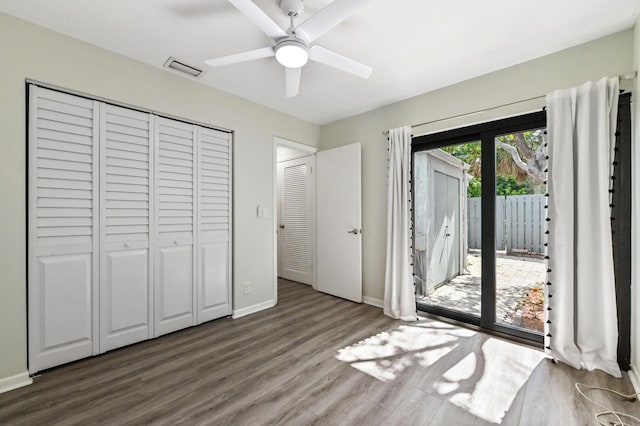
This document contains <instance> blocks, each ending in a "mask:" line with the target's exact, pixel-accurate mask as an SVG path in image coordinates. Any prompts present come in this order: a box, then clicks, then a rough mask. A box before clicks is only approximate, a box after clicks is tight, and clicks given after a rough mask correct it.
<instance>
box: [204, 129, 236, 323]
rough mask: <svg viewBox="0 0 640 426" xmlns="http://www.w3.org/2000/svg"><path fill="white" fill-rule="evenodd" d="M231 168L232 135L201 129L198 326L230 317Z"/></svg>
mask: <svg viewBox="0 0 640 426" xmlns="http://www.w3.org/2000/svg"><path fill="white" fill-rule="evenodd" d="M231 164H232V163H231V135H230V134H228V133H223V132H220V131H216V130H213V129H208V128H204V127H201V128H199V129H198V206H199V208H198V258H199V264H198V265H199V266H198V272H197V281H198V315H197V320H198V323H202V322H204V321H208V320H211V319H214V318H219V317H221V316H225V315H229V314H231V303H230V301H231V294H230V288H231V287H230V282H231V264H230V253H231ZM217 174H219V175H217Z"/></svg>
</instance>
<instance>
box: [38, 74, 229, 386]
mask: <svg viewBox="0 0 640 426" xmlns="http://www.w3.org/2000/svg"><path fill="white" fill-rule="evenodd" d="M40 90H49V91H52V92H57V93H60V94H62V95H67V96H74V97H78V98H83V99H85V100H87V101H89V102H91V103H92V104H93V108H92V111H93V118H92V120H93V129H92V133H93V135H92V140H93V142H92V157H93V160H92V170H93V172H92V173H93V178H92V183H91V188H92V194H93V196H92V204H91V205H92V217H91V224H92V238H93V239H92V242H91V253H86V254H90V256H91V258H90V263H91V273H90V279H91V283H90V287H91V296H90V308H91V314H90V316H91V324H90V330H91V348H90V349H91V350H90V353H88V352H87V351H86V352H87V353H84V354H83V355H82V356H80V357H76V358H74V359H62V358H60V361H59V362H54V363H46V365H45V364H44V363H42V362H40V361H39V360H38V356H39V355H40V353H39V352H35V351H34V348H39V346H40V345H39V339H41V337H42V335H43V333H44V332H45V330H44V329H43V327H42V325H43V324H42V321H41V318H40V313H39V312H38V308H39V307H40V306H41V300H42V297H43V295H42V294H41V293H40V292H39V290H38V288H37V286H38V285H39V284H38V283H37V282H35V280H36V279H37V278H38V276H39V275H38V268H39V267H40V266H39V264H38V259H39V256H38V255H39V251H42V250H39V248H38V238H37V229H38V228H37V223H38V206H37V202H38V192H37V179H38V152H37V138H38V136H37V135H38V114H37V108H38V91H40ZM26 94H27V229H26V232H27V308H28V312H27V329H28V336H27V340H28V345H29V346H28V349H29V350H28V353H27V360H28V367H29V372H30V373H32V374H34V373H37V372H38V371H41V370H43V369H46V368H50V367H53V366H56V365H61V364H64V363H67V362H70V361H73V360H75V359H80V358H83V357H86V356H91V355H98V354H99V353H101V329H102V324H101V309H100V304H101V299H100V297H101V291H102V289H101V279H102V269H104V268H105V265H101V260H102V259H101V258H102V251H103V247H102V245H103V244H102V243H103V241H102V238H101V236H102V234H103V229H102V227H103V226H104V218H103V217H102V216H103V211H102V210H103V208H102V207H103V206H102V202H103V200H102V199H101V197H102V196H103V194H104V186H105V184H106V182H101V178H100V177H101V176H102V175H103V170H102V167H103V165H102V162H101V161H100V160H101V156H102V155H103V154H102V153H103V150H104V149H105V148H104V146H103V145H104V144H105V141H103V140H102V138H101V134H102V132H103V130H104V129H103V128H102V127H103V123H101V111H102V109H104V106H106V105H112V106H115V107H121V108H125V109H130V110H132V111H137V112H141V113H146V114H149V120H150V126H149V128H150V136H149V137H150V147H149V154H150V161H149V185H150V191H149V230H150V232H149V237H148V244H149V251H148V256H149V257H148V280H149V285H148V305H147V306H148V318H149V322H148V327H149V336H148V338H149V339H150V338H155V337H158V336H159V335H161V334H164V333H159V332H158V330H157V329H156V328H155V327H156V313H157V309H158V307H157V306H156V300H157V294H156V293H157V290H156V280H157V274H156V267H157V266H156V265H157V264H158V263H157V262H158V261H159V259H158V258H157V250H158V241H157V238H156V237H157V235H156V232H157V228H158V225H159V224H158V222H157V221H156V220H157V211H156V206H157V204H158V202H157V199H156V193H157V190H156V188H157V185H158V174H159V173H158V170H157V168H156V166H157V162H156V161H157V160H156V156H157V153H158V152H159V140H158V137H157V136H158V126H157V122H158V121H160V120H162V119H167V120H173V121H178V122H182V123H186V124H188V125H192V126H193V129H194V132H193V135H194V136H193V137H194V140H193V149H194V151H193V209H194V210H193V231H192V232H193V238H192V321H191V324H189V325H185V327H188V326H190V325H196V324H200V323H202V322H205V321H209V320H212V319H215V318H220V317H223V316H229V315H231V313H232V308H233V299H232V297H233V139H234V138H233V132H232V131H230V130H228V129H224V128H216V127H214V126H211V125H208V124H205V123H199V122H197V121H193V120H188V119H181V118H179V117H173V116H171V115H166V114H158V113H156V112H154V111H152V110H148V109H145V108H138V107H135V106H131V105H128V104H125V103H120V102H114V101H111V100H108V99H104V98H100V97H95V96H92V95H90V94H84V93H82V92H78V91H74V90H68V89H65V88H59V87H56V86H53V85H49V84H47V83H42V82H39V81H35V80H27V81H26ZM203 128H206V129H208V130H212V131H216V132H221V133H223V134H225V135H226V139H227V141H228V156H229V159H228V167H229V169H228V170H229V172H228V178H229V185H228V188H229V195H228V203H229V204H228V205H229V210H228V241H227V248H228V251H227V259H226V267H227V270H226V277H227V281H226V291H225V296H226V299H227V303H226V305H227V309H226V311H225V312H222V311H223V310H222V309H220V310H216V312H217V313H219V314H218V315H215V316H212V315H210V314H209V315H201V312H200V306H201V304H202V303H201V300H200V297H201V294H200V292H201V289H200V281H199V280H200V276H201V274H200V272H201V271H200V269H202V268H201V265H200V262H201V257H200V255H201V254H200V247H199V246H200V241H199V234H200V214H199V210H198V208H199V207H198V206H199V201H200V200H199V198H200V186H199V185H200V182H199V172H200V155H199V151H200V140H199V137H200V130H201V129H203ZM101 219H102V220H101ZM69 250H71V251H73V250H72V247H69ZM83 253H84V252H83ZM52 255H55V253H53V254H52ZM111 349H113V348H109V349H106V350H111ZM106 350H103V351H102V352H105V351H106Z"/></svg>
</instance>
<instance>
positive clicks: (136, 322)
mask: <svg viewBox="0 0 640 426" xmlns="http://www.w3.org/2000/svg"><path fill="white" fill-rule="evenodd" d="M148 261H149V259H148V250H147V249H146V248H145V249H142V250H126V251H117V250H113V251H109V252H107V253H106V265H105V266H104V267H105V269H106V275H107V276H106V283H105V287H106V300H105V301H104V304H103V306H105V308H106V309H105V312H106V315H105V317H104V318H103V321H106V322H107V324H105V326H106V334H107V336H110V337H111V338H112V339H115V338H116V336H119V335H120V336H122V335H125V334H129V335H135V334H137V333H138V332H139V333H140V335H141V338H146V337H147V335H148V332H147V328H148V314H147V310H146V309H140V307H141V306H143V307H146V306H147V301H148V297H149V294H148V282H149V278H148V275H149V271H148V266H147V265H148ZM124 341H125V340H124V339H123V340H122V342H124ZM123 344H126V343H123Z"/></svg>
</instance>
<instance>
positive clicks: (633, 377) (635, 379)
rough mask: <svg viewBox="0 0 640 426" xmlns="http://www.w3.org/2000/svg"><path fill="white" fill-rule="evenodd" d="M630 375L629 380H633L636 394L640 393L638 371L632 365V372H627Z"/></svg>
mask: <svg viewBox="0 0 640 426" xmlns="http://www.w3.org/2000/svg"><path fill="white" fill-rule="evenodd" d="M627 373H628V374H629V379H630V380H631V384H632V385H633V388H634V389H635V390H636V392H640V377H638V369H637V368H636V366H635V365H631V370H629V371H628V372H627Z"/></svg>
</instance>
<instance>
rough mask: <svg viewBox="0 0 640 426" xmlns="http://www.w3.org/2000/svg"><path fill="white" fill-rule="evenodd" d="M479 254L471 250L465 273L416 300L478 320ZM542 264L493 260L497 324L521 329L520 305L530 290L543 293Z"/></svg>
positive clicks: (531, 258)
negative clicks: (473, 316) (494, 262)
mask: <svg viewBox="0 0 640 426" xmlns="http://www.w3.org/2000/svg"><path fill="white" fill-rule="evenodd" d="M481 260H482V257H481V253H480V251H479V250H470V251H469V253H468V255H467V270H466V271H465V273H464V274H462V275H458V276H457V277H455V278H453V279H452V280H451V281H449V282H448V283H446V284H443V285H441V286H440V287H438V288H437V289H435V290H434V291H433V292H432V293H431V294H430V295H425V296H421V297H420V296H419V297H418V300H419V301H422V302H424V303H428V304H430V305H437V306H441V307H444V308H449V309H454V310H456V311H461V312H466V313H470V314H472V315H478V316H480V306H481V302H480V280H481V263H482V262H481ZM544 279H545V264H544V260H543V259H541V258H538V257H535V256H507V255H506V254H504V252H502V253H500V252H499V253H498V255H497V256H496V320H497V321H498V323H501V324H507V325H513V326H516V327H523V324H522V321H521V318H520V313H521V308H522V305H523V302H524V300H525V298H526V297H527V295H528V293H529V291H530V290H531V289H532V288H536V287H537V288H539V289H541V290H542V289H543V287H544Z"/></svg>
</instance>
